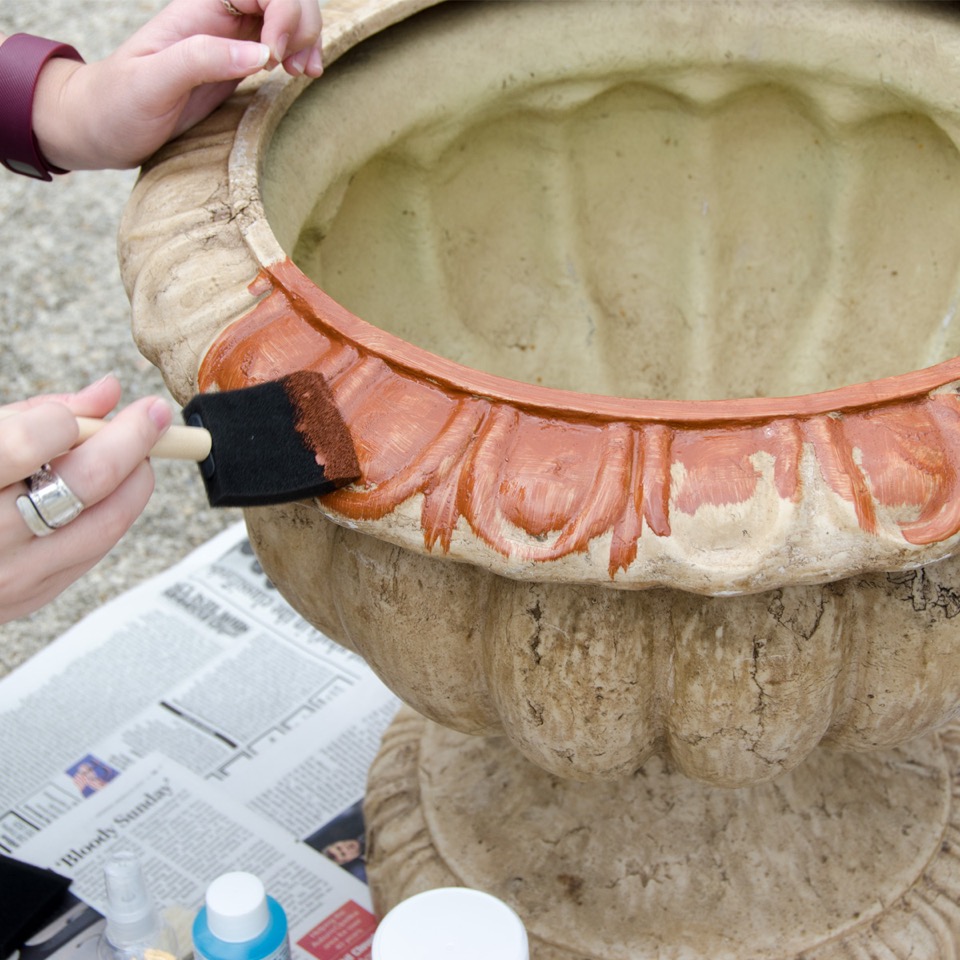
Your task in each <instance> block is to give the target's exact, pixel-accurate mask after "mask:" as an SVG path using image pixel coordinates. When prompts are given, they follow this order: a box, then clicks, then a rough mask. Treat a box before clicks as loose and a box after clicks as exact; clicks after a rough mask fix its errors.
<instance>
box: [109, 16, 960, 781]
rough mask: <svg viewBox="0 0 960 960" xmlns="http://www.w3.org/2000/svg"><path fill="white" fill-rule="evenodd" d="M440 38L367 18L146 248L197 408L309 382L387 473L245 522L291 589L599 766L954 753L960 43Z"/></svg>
mask: <svg viewBox="0 0 960 960" xmlns="http://www.w3.org/2000/svg"><path fill="white" fill-rule="evenodd" d="M422 6H424V4H422V3H414V2H395V3H389V4H381V5H374V4H366V5H365V4H358V5H353V6H352V7H351V8H349V9H348V10H347V11H346V13H345V14H344V15H342V16H339V17H338V15H337V14H336V13H335V12H334V14H333V15H332V16H331V17H330V18H329V24H328V32H327V59H328V63H329V64H330V69H329V70H328V73H327V75H326V76H325V77H324V79H323V81H322V82H321V83H315V84H306V83H304V82H296V81H290V80H289V79H279V78H278V79H274V80H271V81H269V82H268V83H266V84H264V85H263V86H262V87H261V88H260V89H258V90H255V91H248V92H247V93H245V94H244V95H242V96H239V97H238V98H236V99H235V100H234V101H233V102H232V104H231V105H230V106H229V107H228V108H227V109H225V110H224V111H221V113H220V114H218V115H217V116H215V117H214V118H212V119H211V120H210V121H209V122H207V123H206V124H205V125H202V126H201V127H199V128H197V129H196V130H195V131H192V132H191V133H190V134H188V135H187V137H185V138H184V139H183V140H182V141H179V142H178V143H176V144H174V145H172V146H171V147H169V148H168V149H167V150H166V151H165V152H164V153H163V154H161V155H160V156H158V158H157V159H156V161H155V162H154V163H153V164H152V165H151V166H150V167H149V168H148V169H147V171H146V172H145V173H144V176H143V177H142V179H141V181H140V183H139V185H138V187H137V189H136V191H135V193H134V197H133V199H132V201H131V204H130V207H129V209H128V212H127V216H126V219H125V222H124V226H123V229H122V231H121V261H122V266H123V273H124V277H125V280H126V282H127V284H128V287H129V290H130V293H131V298H132V302H133V306H134V315H135V325H136V335H137V337H138V340H139V343H140V344H141V346H142V348H143V350H144V351H145V353H146V354H147V355H148V356H150V357H151V358H152V359H154V360H155V361H156V362H157V363H158V364H159V365H160V367H161V368H162V369H163V371H164V373H165V374H166V376H167V379H168V381H169V383H170V386H171V388H172V389H173V391H174V392H175V393H176V394H177V395H178V396H179V397H181V398H183V399H186V397H187V396H189V395H190V394H191V393H192V392H193V391H194V390H195V389H196V388H197V386H199V387H200V388H202V389H216V388H227V387H236V386H243V385H247V384H251V383H255V382H258V381H260V380H263V379H266V378H270V377H274V376H277V375H280V374H283V373H286V372H289V371H291V370H294V369H299V368H303V367H310V368H313V369H317V370H321V371H322V372H323V373H325V374H326V375H327V377H328V378H329V380H330V382H331V385H332V388H333V391H334V394H335V395H336V397H337V400H338V402H339V403H340V405H341V407H342V410H343V412H344V415H345V418H346V420H347V423H348V425H349V426H350V429H351V432H352V433H353V436H354V438H355V441H356V444H357V448H358V453H359V456H360V461H361V465H362V469H363V477H362V479H361V481H360V482H359V483H357V484H355V485H354V486H352V487H350V488H348V489H346V490H343V491H341V492H338V493H336V494H333V495H331V496H329V497H327V498H325V499H323V500H322V501H318V502H314V503H311V504H306V505H295V506H286V507H276V508H266V509H263V510H257V511H250V512H249V514H248V519H249V522H250V525H251V530H252V533H253V536H254V540H255V542H256V544H257V547H258V551H259V553H260V555H261V559H262V561H263V563H264V566H265V567H266V569H267V570H268V571H269V573H270V575H271V576H272V577H273V579H274V580H275V581H276V582H277V584H278V585H279V586H280V587H281V589H283V590H284V592H285V593H286V594H287V595H288V596H289V597H290V598H291V600H292V601H293V602H294V603H295V604H296V605H297V607H298V608H299V609H300V610H301V612H303V613H304V614H305V615H306V616H307V617H308V618H309V619H310V620H312V621H313V622H314V623H316V624H317V625H319V626H320V627H322V628H323V629H324V630H326V631H327V632H328V633H330V635H331V636H333V637H335V638H336V639H338V640H339V641H340V642H342V643H344V644H345V645H347V646H350V647H352V648H353V649H355V650H357V651H358V652H360V653H361V654H362V655H363V656H364V657H365V658H366V659H367V660H368V662H370V663H371V664H372V665H373V667H374V669H376V670H377V671H378V673H380V675H381V676H383V677H384V679H385V680H386V681H387V682H388V683H389V684H390V685H391V686H393V688H394V689H395V690H397V692H398V693H399V694H400V695H401V696H402V697H403V698H404V699H405V700H406V701H407V702H408V703H409V704H411V705H412V706H414V707H415V708H416V709H417V710H418V711H420V712H421V713H423V714H424V715H426V716H428V717H431V718H433V719H435V720H437V721H439V722H440V723H443V724H446V725H449V726H451V727H453V728H455V729H457V730H461V731H465V732H470V733H478V734H492V733H498V732H505V733H506V734H507V735H508V736H509V737H510V738H511V740H512V741H513V742H514V743H515V744H516V746H517V747H518V748H519V749H520V750H521V751H522V752H523V753H524V754H525V755H526V756H527V757H528V758H530V759H531V760H533V761H534V762H535V763H537V764H539V765H541V766H542V767H544V768H545V769H547V770H549V771H552V772H554V773H557V774H559V775H561V776H567V777H573V778H577V779H591V778H618V777H623V776H626V775H629V774H630V773H631V772H633V771H635V770H636V769H638V768H639V767H640V766H641V765H642V764H643V763H644V762H645V760H647V759H648V757H650V756H651V755H652V754H653V753H654V752H658V751H659V752H661V753H663V754H665V755H666V756H668V757H669V758H671V759H672V761H674V762H675V763H676V764H677V765H678V766H679V768H680V769H681V770H683V771H684V772H685V773H687V774H688V775H690V776H692V777H696V778H700V779H703V780H706V781H708V782H711V783H716V784H724V785H737V784H747V783H754V782H759V781H762V780H765V779H769V778H771V777H773V776H775V775H777V774H778V773H781V772H783V771H785V770H788V769H790V768H792V767H793V766H795V765H796V764H797V763H799V762H800V761H801V760H802V759H803V758H804V757H805V756H807V754H808V753H809V752H810V750H812V749H813V748H814V747H815V746H817V744H818V743H821V742H825V743H828V744H832V745H835V746H840V747H843V748H844V749H855V750H861V749H871V748H874V747H877V746H885V745H892V744H897V743H901V742H904V741H905V740H908V739H910V738H912V737H915V736H917V735H919V734H921V733H923V732H925V731H927V730H930V729H933V728H935V727H937V726H938V725H941V724H943V723H944V722H946V721H947V720H949V719H950V718H951V717H952V716H953V715H954V714H955V712H956V710H957V706H958V703H960V645H958V644H957V643H956V642H955V640H954V627H953V623H952V617H953V616H954V615H955V614H956V612H957V611H958V610H960V593H958V590H960V584H958V583H957V576H956V573H957V571H956V562H955V561H954V560H952V559H950V556H951V555H952V553H953V551H954V550H955V549H956V545H957V542H958V530H960V497H958V474H957V468H958V463H960V398H958V396H957V383H958V382H960V359H955V355H956V354H958V353H960V330H958V327H957V325H956V323H955V322H954V317H955V314H956V306H957V300H956V298H957V290H958V279H960V234H958V233H957V231H956V223H957V222H958V214H960V186H958V184H960V153H958V150H957V143H958V142H960V108H958V100H957V97H956V93H955V91H956V90H957V89H960V83H958V82H957V81H958V80H960V68H958V67H957V64H958V63H960V28H958V26H957V25H956V24H954V23H952V22H951V21H949V20H948V19H947V18H946V15H945V14H944V13H943V12H942V11H939V10H937V9H936V8H934V9H930V8H926V7H923V8H919V7H918V8H915V9H904V8H901V7H899V6H894V5H889V4H876V5H872V4H859V3H853V4H834V5H831V7H830V8H829V11H827V9H826V8H824V7H823V6H822V5H818V4H812V5H807V4H763V5H760V4H743V5H741V4H726V5H723V6H722V9H721V5H717V4H702V3H698V2H693V3H686V2H673V3H649V4H648V3H603V4H583V5H579V4H573V3H557V4H554V3H519V4H510V3H500V4H494V5H482V4H442V5H440V6H439V7H436V8H433V9H428V10H426V11H424V12H422V13H420V14H419V15H418V16H413V17H411V16H410V15H411V14H413V13H416V12H417V10H418V9H419V8H420V7H422ZM405 17H408V19H406V20H404V22H402V23H400V24H399V25H397V26H394V27H393V28H392V29H390V30H389V31H387V32H386V33H384V34H383V35H382V36H381V37H373V38H372V39H368V40H366V41H365V42H363V43H360V44H359V45H358V46H356V49H350V48H351V47H353V45H354V44H357V43H358V40H359V39H361V38H362V37H363V36H364V35H365V34H368V33H375V32H376V31H377V30H378V29H379V28H381V27H383V26H385V25H388V24H389V23H390V22H391V21H394V20H403V19H404V18H405ZM342 54H344V55H343V56H341V55H342ZM338 57H340V59H339V61H338V62H333V61H335V60H337V58H338ZM414 91H415V92H416V95H413V92H414ZM942 558H947V559H942ZM935 561H940V562H935Z"/></svg>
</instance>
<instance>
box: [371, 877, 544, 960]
mask: <svg viewBox="0 0 960 960" xmlns="http://www.w3.org/2000/svg"><path fill="white" fill-rule="evenodd" d="M494 958H495V960H529V958H530V948H529V945H528V943H527V931H526V930H525V929H524V926H523V921H522V920H521V919H520V918H519V917H518V916H517V914H516V913H515V912H514V911H513V910H512V909H511V908H510V907H508V906H507V905H506V904H505V903H504V902H503V901H502V900H498V899H497V898H496V897H493V896H491V895H490V894H489V893H483V892H481V891H480V890H470V889H468V888H467V887H440V888H439V889H437V890H427V891H425V892H424V893H418V894H416V895H415V896H413V897H410V899H409V900H404V901H403V902H402V903H398V904H397V905H396V906H395V907H394V908H393V909H392V910H391V911H390V912H389V913H388V914H387V915H386V916H385V917H384V918H383V920H381V921H380V926H379V927H377V932H376V934H375V935H374V937H373V960H494Z"/></svg>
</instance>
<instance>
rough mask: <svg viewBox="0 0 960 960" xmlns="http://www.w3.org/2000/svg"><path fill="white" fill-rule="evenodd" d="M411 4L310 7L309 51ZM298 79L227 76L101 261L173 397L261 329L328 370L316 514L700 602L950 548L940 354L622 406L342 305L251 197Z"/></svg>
mask: <svg viewBox="0 0 960 960" xmlns="http://www.w3.org/2000/svg"><path fill="white" fill-rule="evenodd" d="M430 5H431V3H430V2H429V0H427V2H424V0H396V2H393V3H386V4H382V3H376V2H374V0H362V2H346V3H341V4H340V5H339V8H333V7H331V8H327V10H326V11H325V18H326V25H325V33H324V49H325V57H326V60H327V62H328V63H329V62H332V60H334V59H336V57H337V56H339V55H340V54H342V53H343V52H344V51H345V50H347V49H349V48H350V47H351V46H353V45H355V44H356V43H358V42H360V41H361V40H362V39H364V38H365V37H367V36H369V35H371V34H372V33H374V32H376V31H377V30H379V29H382V28H383V27H385V26H388V25H389V24H391V23H394V22H397V21H399V20H401V19H403V18H404V17H406V16H409V15H411V14H412V13H414V12H416V11H418V10H420V9H422V8H424V7H426V6H430ZM305 86H306V82H305V81H303V80H302V79H297V80H292V79H290V78H275V79H272V80H268V81H266V82H265V83H261V84H250V85H247V86H245V87H244V88H242V89H241V92H240V93H239V94H238V95H237V96H236V97H235V98H234V99H233V100H232V101H231V102H230V103H229V104H228V105H227V106H226V107H225V108H224V109H223V110H222V111H220V112H218V113H217V114H215V115H214V116H213V117H212V118H210V120H208V121H207V122H206V123H204V124H201V125H199V126H198V127H197V128H195V129H194V130H192V131H190V132H189V133H188V134H187V136H186V137H184V138H182V139H181V141H178V143H177V144H175V145H172V146H171V147H170V148H168V149H167V150H166V151H165V152H163V153H161V154H159V155H158V156H157V158H155V160H154V161H152V162H151V164H150V165H149V167H148V168H146V169H145V171H144V174H143V176H142V177H141V180H140V182H139V183H138V185H137V188H136V189H135V191H134V194H133V196H132V198H131V203H130V204H129V205H128V210H127V213H126V215H125V219H124V224H123V226H122V228H121V243H120V250H121V270H122V273H123V276H124V280H125V282H126V283H127V289H128V293H129V294H130V297H131V302H132V304H133V308H134V317H135V322H134V332H135V336H136V337H137V340H138V343H139V344H140V346H141V349H142V350H143V352H144V353H145V354H146V355H147V356H148V357H149V358H150V359H151V360H153V362H155V363H156V364H157V365H158V366H160V367H161V369H162V370H163V371H164V376H165V378H166V379H167V382H168V385H169V386H170V388H171V390H172V392H173V393H174V395H175V396H177V397H178V399H180V400H182V401H185V400H186V399H187V398H188V397H189V396H190V395H192V394H193V393H194V392H195V391H196V389H197V386H198V385H199V387H200V388H202V389H211V388H213V387H221V388H229V387H237V386H246V385H249V384H252V383H256V382H259V381H261V380H264V379H269V378H271V377H275V376H280V375H282V374H284V373H287V372H290V371H289V369H288V367H287V366H285V364H288V363H289V361H287V360H284V359H280V358H278V357H277V356H276V353H275V351H273V350H271V349H269V348H267V349H264V347H262V346H261V345H259V344H258V342H257V334H258V331H260V330H262V329H264V327H265V326H270V329H271V337H272V338H275V339H279V340H280V341H282V342H285V343H289V342H291V341H294V342H296V343H297V344H299V352H298V356H299V359H298V361H297V368H298V369H302V368H311V369H316V370H319V371H320V372H322V373H324V374H325V375H326V376H327V378H328V379H329V380H330V381H331V386H332V388H333V390H334V394H335V396H336V397H337V400H338V402H339V404H340V405H341V409H342V411H343V413H344V416H345V418H346V420H347V423H348V425H349V427H350V429H351V432H352V433H353V436H354V439H355V442H356V445H357V448H358V453H359V456H360V461H361V466H362V468H363V482H362V483H360V484H357V485H355V486H353V487H351V488H349V489H347V490H343V491H340V492H337V493H335V494H332V495H330V496H329V497H326V498H324V499H323V501H320V502H318V507H319V509H320V510H321V511H322V512H323V513H324V514H325V515H326V516H327V517H328V518H330V519H332V520H334V521H335V522H337V523H341V524H345V525H348V526H351V527H356V528H359V529H361V530H363V531H365V532H368V533H370V534H372V535H374V536H377V537H380V538H381V539H385V540H387V541H390V542H394V543H397V544H400V545H402V546H404V547H407V548H410V549H414V550H418V551H420V552H427V553H435V554H439V555H443V556H448V557H450V558H452V559H456V560H463V561H467V562H471V563H480V564H482V565H484V566H485V567H487V568H488V569H490V570H492V571H493V572H495V573H498V574H501V575H505V576H509V577H513V578H517V579H535V580H557V581H570V582H582V583H595V584H606V585H611V586H617V587H627V588H647V587H655V586H670V587H676V588H680V589H684V590H690V591H693V592H697V593H703V594H710V595H725V594H737V593H746V592H754V591H758V590H766V589H771V588H774V587H778V586H784V585H788V584H796V583H812V582H822V581H828V580H834V579H839V578H841V577H846V576H851V575H853V574H856V573H860V572H865V571H874V570H898V569H905V568H910V567H915V566H919V565H922V564H925V563H929V562H932V561H934V560H937V559H941V558H943V557H944V556H948V555H949V554H950V553H952V552H953V551H954V550H955V549H956V547H957V544H958V542H960V497H958V496H957V494H958V492H960V491H958V484H960V481H958V470H960V451H958V437H960V434H958V429H957V428H958V423H960V421H958V415H960V400H958V397H957V384H958V383H960V358H956V359H954V360H950V361H948V362H946V363H942V364H939V365H938V366H935V367H931V368H928V369H927V370H921V371H918V372H914V373H910V374H905V375H903V376H900V377H893V378H889V379H886V380H878V381H874V382H871V383H868V384H862V385H857V386H852V387H845V388H842V389H840V390H833V391H828V392H824V393H819V394H812V395H809V396H806V397H797V398H787V399H777V400H764V399H748V400H731V401H704V402H691V403H685V402H679V401H632V400H621V399H617V398H610V397H598V396H591V395H585V394H573V393H567V392H564V391H559V390H552V389H548V388H540V387H535V386H530V385H525V384H518V383H515V382H512V381H508V380H505V379H503V378H499V377H495V376H489V375H485V374H481V373H478V372H476V371H472V370H469V369H468V368H465V367H461V366H459V365H458V364H455V363H452V362H450V361H447V360H444V359H443V358H440V357H437V356H435V355H433V354H430V353H428V352H426V351H423V350H420V349H418V348H415V347H413V346H411V345H410V344H407V343H405V342H404V341H401V340H399V339H397V338H395V337H392V336H391V335H389V334H387V333H385V332H383V331H381V330H378V329H377V328H375V327H372V326H371V325H369V324H367V323H365V322H364V321H362V320H360V319H359V318H357V317H355V316H353V315H351V314H350V313H349V312H348V311H346V310H345V309H344V308H343V307H341V306H340V305H338V304H336V303H335V302H334V301H333V300H331V299H330V298H329V297H327V296H326V295H325V294H324V293H323V291H321V290H320V289H319V288H318V287H316V286H315V285H314V284H313V283H312V282H311V281H309V280H308V279H307V278H306V277H305V276H304V275H303V274H302V273H301V272H300V271H299V270H298V269H297V268H296V267H295V266H294V265H293V264H292V263H291V262H290V261H289V260H288V259H287V258H286V255H285V254H284V253H283V251H282V250H281V249H280V247H279V245H278V244H277V242H276V239H275V238H274V237H273V235H272V232H271V231H270V229H269V227H268V225H267V222H266V218H265V216H264V214H263V209H262V204H261V202H260V199H259V187H258V177H259V166H258V164H259V158H260V156H262V147H263V145H264V144H265V143H266V142H268V141H269V138H270V135H271V134H272V131H273V130H274V129H275V127H276V124H277V123H278V122H279V120H280V118H281V117H282V116H283V114H284V112H285V111H286V109H287V108H288V107H289V105H290V103H292V102H293V100H295V99H296V96H298V95H299V93H300V92H301V91H302V90H303V89H304V88H305ZM211 184H213V187H214V189H211ZM197 258H200V259H203V260H204V262H208V261H209V267H208V268H207V269H203V270H200V269H197V268H196V261H197ZM187 260H191V261H192V264H191V266H192V268H193V269H192V270H191V271H190V273H189V276H188V275H187V273H186V271H184V273H183V274H182V275H179V276H178V275H177V273H178V271H177V266H178V265H179V264H182V263H185V262H186V261H187ZM251 278H253V279H251ZM158 316H162V317H163V318H164V323H163V324H162V328H161V329H157V323H156V318H157V317H158ZM151 319H152V320H153V328H152V329H150V330H149V331H148V330H147V329H146V327H147V325H148V322H149V321H150V320H151ZM201 358H202V360H201ZM198 368H199V369H200V373H199V377H198V376H197V374H196V372H195V371H196V370H197V369H198ZM228 368H230V369H228ZM544 437H550V438H551V442H550V443H549V444H547V443H544V442H543V439H542V438H544ZM547 477H549V478H550V480H549V482H547V480H546V478H547Z"/></svg>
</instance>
